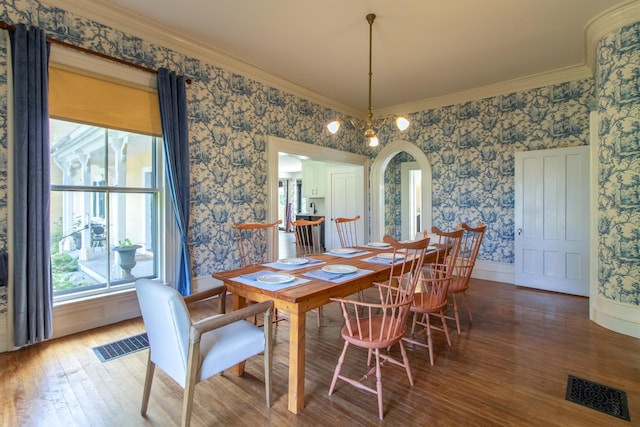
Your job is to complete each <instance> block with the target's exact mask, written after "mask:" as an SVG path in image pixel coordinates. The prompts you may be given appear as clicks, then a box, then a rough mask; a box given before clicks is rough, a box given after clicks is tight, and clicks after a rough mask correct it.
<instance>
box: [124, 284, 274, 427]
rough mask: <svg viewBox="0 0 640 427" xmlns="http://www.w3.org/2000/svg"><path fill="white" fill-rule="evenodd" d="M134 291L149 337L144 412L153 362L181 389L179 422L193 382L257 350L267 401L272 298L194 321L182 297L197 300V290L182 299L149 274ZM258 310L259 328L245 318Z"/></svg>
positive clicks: (186, 414)
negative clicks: (261, 322)
mask: <svg viewBox="0 0 640 427" xmlns="http://www.w3.org/2000/svg"><path fill="white" fill-rule="evenodd" d="M220 288H221V289H217V290H216V292H218V291H219V290H221V291H222V292H223V293H224V292H226V288H225V287H224V286H221V287H220ZM136 294H137V296H138V302H139V303H140V309H141V311H142V320H143V322H144V326H145V328H146V330H147V336H148V338H149V360H148V362H147V374H146V377H145V381H144V389H143V393H142V406H141V409H140V413H141V414H142V415H143V416H144V415H145V414H146V413H147V407H148V405H149V396H150V394H151V383H152V382H153V374H154V371H155V367H156V366H158V367H159V368H160V369H162V370H163V371H164V372H165V373H166V374H167V375H168V376H169V377H171V378H172V379H173V380H174V381H176V382H177V383H178V384H179V385H180V387H182V388H183V389H184V394H183V401H182V426H188V425H189V424H190V421H191V409H192V404H193V393H194V389H195V386H196V384H197V383H199V382H201V381H204V380H206V379H207V378H209V377H211V376H213V375H216V374H218V373H220V372H222V371H224V370H226V369H229V368H231V367H232V366H234V365H236V364H238V363H241V362H243V361H245V360H247V359H248V358H250V357H253V356H255V355H258V354H261V353H263V354H264V380H265V394H266V403H267V407H271V369H272V358H271V356H272V348H273V346H272V326H271V321H270V320H271V311H272V310H273V301H264V302H261V303H259V304H254V305H250V306H248V307H245V308H243V309H240V310H237V311H234V312H231V313H227V314H214V315H213V316H210V317H207V318H205V319H203V320H200V321H197V322H195V323H194V322H192V321H191V318H190V316H189V310H188V308H187V305H186V301H189V302H193V301H196V297H198V295H194V296H190V297H187V298H185V299H183V298H182V296H181V295H180V293H179V292H178V291H177V290H175V289H174V288H172V287H170V286H167V285H164V284H161V283H158V282H154V281H152V280H149V279H138V280H137V281H136ZM204 296H205V297H208V296H209V295H207V294H204ZM257 314H263V315H264V318H265V325H264V328H262V329H261V328H258V327H257V326H254V325H252V324H251V323H249V322H247V321H245V320H243V319H245V318H247V317H252V316H254V315H257ZM212 404H215V403H213V402H207V405H212Z"/></svg>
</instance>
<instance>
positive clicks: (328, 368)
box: [0, 280, 640, 427]
mask: <svg viewBox="0 0 640 427" xmlns="http://www.w3.org/2000/svg"><path fill="white" fill-rule="evenodd" d="M469 293H470V295H469V297H470V299H471V304H472V310H473V315H474V322H473V324H470V323H469V322H468V320H467V318H466V315H465V314H466V313H464V312H463V314H462V316H463V322H462V323H463V330H462V334H461V335H458V334H457V333H456V332H455V325H454V323H453V322H450V323H449V327H450V331H451V333H452V336H451V337H452V346H451V347H449V346H447V344H446V341H445V339H444V337H443V336H442V334H440V333H438V332H435V334H436V335H435V336H434V355H435V365H434V366H430V364H429V356H428V351H427V349H426V348H423V347H419V346H412V345H407V346H406V348H407V353H408V355H409V360H410V363H411V370H412V372H413V377H414V381H415V385H414V386H413V387H411V386H409V383H408V380H407V377H406V374H405V372H404V370H403V369H402V368H399V367H397V366H393V365H386V366H384V367H383V387H384V393H383V395H384V411H385V418H384V424H388V425H431V426H452V425H453V426H457V425H460V426H478V427H480V426H481V427H485V426H523V425H524V426H540V425H544V426H562V427H564V426H629V425H638V424H640V359H639V358H638V357H637V355H638V354H640V340H638V339H635V338H631V337H628V336H624V335H621V334H618V333H615V332H612V331H609V330H607V329H605V328H602V327H600V326H598V325H596V324H595V323H593V322H591V321H589V320H588V314H589V307H588V299H586V298H581V297H573V296H568V295H561V294H554V293H548V292H541V291H536V290H530V289H525V288H518V287H514V286H512V285H508V284H504V283H497V282H489V281H482V280H474V281H473V282H472V287H471V290H470V292H469ZM373 296H374V295H372V294H369V295H366V297H367V298H370V297H373ZM229 300H231V298H229ZM216 305H217V301H209V302H206V303H201V304H196V305H195V307H190V310H191V312H192V314H193V316H194V317H195V318H202V317H205V316H207V315H208V314H211V313H214V312H216V311H217V306H216ZM323 314H324V318H323V325H322V327H320V328H318V327H317V326H316V322H315V314H314V313H311V314H310V317H309V318H308V319H307V320H308V321H307V330H306V335H307V354H306V359H307V369H306V373H307V376H306V381H305V389H306V393H305V408H304V409H303V410H302V411H301V412H300V413H299V414H297V415H294V414H292V413H291V412H289V411H288V410H287V395H286V394H287V384H288V381H287V375H288V348H289V347H288V339H289V329H288V322H286V321H285V322H279V323H278V324H277V326H276V327H275V328H274V329H275V331H274V339H275V343H276V345H275V347H274V363H273V381H274V383H273V396H274V397H273V401H274V402H273V406H272V408H270V409H268V408H267V407H266V405H265V404H264V383H263V380H264V374H263V371H262V369H263V368H262V360H263V359H262V356H258V357H256V358H254V359H252V360H250V361H248V362H247V366H246V374H245V376H244V377H236V376H235V375H233V373H232V372H231V371H229V372H226V373H225V374H224V375H223V376H215V377H213V378H210V379H209V380H207V381H204V382H203V383H201V384H199V385H198V386H197V387H196V392H195V402H194V408H193V418H192V425H193V426H211V425H232V426H233V425H240V426H244V425H248V426H249V425H251V426H253V425H265V426H267V425H273V426H285V425H294V426H297V425H300V426H303V425H305V426H306V425H320V426H332V427H333V426H338V425H345V424H348V425H350V426H359V425H362V426H364V425H371V424H376V423H379V421H378V418H377V402H376V399H375V396H373V395H371V394H369V393H366V392H364V391H361V390H356V389H354V388H353V387H351V386H350V385H348V384H346V383H344V382H339V383H338V385H337V386H336V390H335V392H334V394H333V395H332V396H328V390H329V385H330V381H331V377H332V375H333V370H334V368H335V364H336V363H337V359H338V356H339V354H340V351H341V349H342V345H343V341H342V338H341V337H340V329H341V327H342V322H343V321H342V317H341V314H340V312H339V309H338V306H337V305H335V304H329V305H327V306H326V307H325V309H324V313H323ZM143 331H144V325H143V323H142V321H141V319H133V320H128V321H125V322H120V323H118V324H115V325H110V326H106V327H102V328H98V329H94V330H91V331H86V332H82V333H79V334H75V335H72V336H68V337H61V338H58V339H55V340H52V341H49V342H46V343H42V344H38V345H35V346H31V347H28V348H24V349H21V350H19V351H16V352H9V353H2V354H0V379H1V381H0V425H2V426H5V425H6V426H47V427H49V426H58V425H60V426H64V427H73V426H87V425H90V426H113V425H123V426H124V425H126V426H174V425H177V424H179V421H180V412H181V409H182V388H180V387H179V386H178V385H177V384H176V383H175V382H174V381H173V380H172V379H171V378H169V377H168V376H167V375H166V374H164V373H163V372H162V371H160V370H159V369H157V370H156V375H155V378H154V383H153V387H152V391H151V398H150V402H149V409H148V413H147V416H146V417H142V416H140V402H141V397H142V387H143V384H144V375H145V368H146V362H147V350H144V351H141V352H137V353H134V354H131V355H127V356H124V357H122V358H120V359H115V360H112V361H109V362H105V363H102V362H100V360H99V359H98V358H97V356H96V355H95V353H94V352H93V351H92V348H93V347H95V346H97V345H102V344H106V343H109V342H112V341H116V340H118V339H122V338H125V337H129V336H133V335H137V334H139V333H141V332H143ZM391 352H392V354H394V355H396V356H397V355H398V354H399V352H398V349H397V348H393V349H391ZM365 365H366V352H363V351H361V350H360V349H349V353H348V354H347V359H346V360H345V364H344V370H345V373H349V374H353V375H358V374H362V373H363V372H364V368H365ZM568 375H574V376H577V377H580V378H585V379H588V380H591V381H595V382H598V383H601V384H605V385H608V386H610V387H614V388H617V389H620V390H623V391H625V392H626V393H627V399H628V404H629V411H630V414H631V423H628V422H626V421H624V420H620V419H618V418H615V417H612V416H610V415H607V414H603V413H600V412H598V411H595V410H592V409H589V408H586V407H583V406H580V405H578V404H575V403H573V402H569V401H567V400H566V399H565V392H566V385H567V378H568Z"/></svg>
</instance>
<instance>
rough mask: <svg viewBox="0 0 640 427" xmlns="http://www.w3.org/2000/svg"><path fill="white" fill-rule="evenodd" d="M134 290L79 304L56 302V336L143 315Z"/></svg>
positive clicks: (54, 321)
mask: <svg viewBox="0 0 640 427" xmlns="http://www.w3.org/2000/svg"><path fill="white" fill-rule="evenodd" d="M140 315H141V313H140V306H139V305H138V298H137V297H136V291H135V289H132V288H130V289H127V290H125V291H122V292H113V293H110V294H104V295H99V296H96V297H95V298H87V299H84V300H78V301H65V302H61V303H57V304H56V305H55V306H54V308H53V335H52V337H51V338H58V337H61V336H64V335H69V334H74V333H76V332H82V331H86V330H89V329H93V328H97V327H100V326H105V325H110V324H112V323H116V322H121V321H123V320H127V319H132V318H134V317H138V316H140Z"/></svg>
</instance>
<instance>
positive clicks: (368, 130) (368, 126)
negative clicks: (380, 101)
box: [327, 13, 410, 147]
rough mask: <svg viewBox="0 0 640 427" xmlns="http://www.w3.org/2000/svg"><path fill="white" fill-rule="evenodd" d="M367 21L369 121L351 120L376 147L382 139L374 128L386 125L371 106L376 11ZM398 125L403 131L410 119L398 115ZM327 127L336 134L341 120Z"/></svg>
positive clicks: (368, 16)
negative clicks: (377, 117) (376, 116)
mask: <svg viewBox="0 0 640 427" xmlns="http://www.w3.org/2000/svg"><path fill="white" fill-rule="evenodd" d="M366 19H367V22H368V23H369V104H368V107H367V121H366V122H365V123H362V122H361V121H357V120H351V124H352V125H353V126H354V127H355V128H356V129H360V130H362V129H364V130H365V131H364V137H365V139H366V141H367V144H368V145H369V147H376V146H378V144H380V140H379V139H378V134H377V133H376V131H375V129H374V128H376V127H377V128H379V127H381V126H383V125H384V122H385V121H386V118H384V119H381V120H380V119H379V120H376V121H375V122H374V121H373V107H371V78H372V77H373V71H372V67H371V58H372V54H371V53H372V50H373V49H372V46H373V21H374V20H375V19H376V15H375V14H374V13H370V14H368V15H367V16H366ZM395 121H396V126H397V127H398V129H400V130H401V131H403V130H405V129H407V128H408V127H409V124H410V122H409V120H408V119H406V118H405V117H402V116H398V117H396V120H395ZM327 128H328V129H329V132H331V133H332V134H335V133H336V132H338V129H340V121H339V120H334V121H332V122H330V123H329V124H327Z"/></svg>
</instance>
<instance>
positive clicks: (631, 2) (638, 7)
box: [584, 0, 640, 72]
mask: <svg viewBox="0 0 640 427" xmlns="http://www.w3.org/2000/svg"><path fill="white" fill-rule="evenodd" d="M638 21H640V1H638V0H628V1H627V2H626V3H623V4H621V5H618V6H614V7H612V8H610V9H608V10H606V11H604V12H603V13H601V14H600V15H598V16H596V17H594V18H593V19H591V20H590V21H589V22H588V23H587V25H586V27H585V30H584V41H585V48H584V49H585V52H584V53H585V60H586V64H587V66H588V67H589V68H590V69H591V71H592V72H594V71H595V64H596V49H597V47H598V42H599V41H600V40H601V39H602V38H603V37H604V36H605V35H607V34H609V33H610V32H612V31H615V30H617V29H618V28H621V27H624V26H625V25H629V24H632V23H634V22H638Z"/></svg>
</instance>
